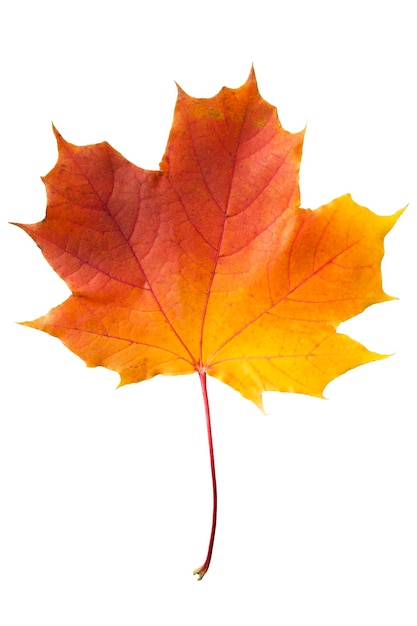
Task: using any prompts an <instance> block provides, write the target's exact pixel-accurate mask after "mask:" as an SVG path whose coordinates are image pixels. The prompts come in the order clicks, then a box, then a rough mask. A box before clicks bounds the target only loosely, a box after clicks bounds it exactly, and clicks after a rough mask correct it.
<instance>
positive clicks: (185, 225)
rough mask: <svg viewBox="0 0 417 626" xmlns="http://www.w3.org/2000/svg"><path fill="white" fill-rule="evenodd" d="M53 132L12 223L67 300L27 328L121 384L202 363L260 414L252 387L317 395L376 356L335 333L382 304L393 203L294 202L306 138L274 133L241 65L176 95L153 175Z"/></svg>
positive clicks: (272, 115)
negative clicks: (35, 208)
mask: <svg viewBox="0 0 417 626" xmlns="http://www.w3.org/2000/svg"><path fill="white" fill-rule="evenodd" d="M56 136H57V140H58V149H59V156H58V161H57V164H56V165H55V167H54V168H53V169H52V171H51V172H50V173H49V174H48V175H47V176H46V177H45V179H44V182H45V185H46V188H47V197H48V206H47V214H46V218H45V219H44V220H43V221H42V222H39V223H38V224H33V225H20V226H21V227H22V228H23V229H24V230H25V231H26V232H27V233H28V234H29V235H30V236H31V237H32V238H33V239H34V240H35V241H36V243H37V244H38V246H39V247H40V248H41V250H42V252H43V254H44V256H45V257H46V259H47V260H48V262H49V263H50V264H51V265H52V267H53V268H54V269H55V270H56V271H57V273H58V274H59V275H60V276H61V277H62V278H63V279H64V280H65V281H66V283H67V284H68V286H69V287H70V289H71V291H72V296H71V297H70V298H69V299H68V300H66V302H64V303H63V304H61V305H60V306H58V307H56V308H55V309H53V310H52V311H50V312H49V313H48V314H47V315H45V316H44V317H41V318H39V319H37V320H35V321H34V322H28V323H27V325H29V326H32V327H34V328H38V329H41V330H44V331H46V332H48V333H50V334H51V335H54V336H56V337H59V338H60V339H61V340H62V341H63V342H64V344H65V345H66V346H67V347H68V348H69V349H70V350H72V351H73V352H75V353H76V354H77V355H79V356H80V357H81V358H82V359H84V361H85V362H86V363H87V365H89V366H99V365H101V366H104V367H107V368H110V369H112V370H115V371H117V372H118V373H119V374H120V377H121V384H126V383H132V382H139V381H141V380H144V379H147V378H150V377H152V376H155V375H156V374H188V373H191V372H194V371H198V372H207V374H209V375H211V376H215V377H217V378H219V379H220V380H222V381H224V382H226V383H227V384H229V385H231V386H232V387H234V388H235V389H237V390H238V391H239V392H240V393H241V394H243V395H244V396H245V397H246V398H249V399H250V400H252V401H253V402H255V403H256V404H257V405H258V406H260V407H261V406H262V398H261V395H262V392H263V391H266V390H270V391H294V392H299V393H306V394H311V395H318V396H320V395H322V392H323V389H324V387H325V386H326V385H327V383H328V382H329V381H331V380H332V379H333V378H335V377H336V376H339V375H340V374H342V373H343V372H345V371H347V370H348V369H351V368H353V367H355V366H357V365H360V364H362V363H366V362H369V361H372V360H375V359H378V358H382V357H381V356H380V355H377V354H375V353H373V352H369V351H368V350H366V348H364V347H363V346H362V345H360V344H359V343H357V342H355V341H353V340H351V339H350V338H349V337H347V336H345V335H341V334H338V333H337V332H336V327H337V325H338V324H339V323H340V322H342V321H344V320H346V319H348V318H350V317H352V316H354V315H357V314H358V313H360V312H361V311H363V310H364V309H365V308H366V307H367V306H369V305H371V304H374V303H377V302H382V301H384V300H388V299H390V298H389V296H387V295H386V294H385V293H384V292H383V290H382V282H381V271H380V264H381V259H382V256H383V252H384V249H383V240H384V236H385V234H386V233H387V232H388V231H389V230H390V229H391V228H392V226H393V225H394V223H395V221H396V220H397V218H398V216H399V214H400V213H401V211H400V212H398V213H397V214H395V215H393V216H391V217H380V216H377V215H375V214H374V213H372V212H371V211H369V210H368V209H366V208H364V207H361V206H358V205H357V204H356V203H355V202H354V201H353V200H352V199H351V197H350V196H343V197H341V198H338V199H337V200H334V201H333V202H330V203H329V204H327V205H325V206H322V207H320V208H319V209H317V210H315V211H310V210H305V209H300V208H299V203H300V198H299V187H298V171H299V165H300V159H301V150H302V140H303V133H295V134H292V133H289V132H287V131H285V130H284V129H283V128H282V126H281V124H280V122H279V120H278V117H277V114H276V109H275V108H274V107H272V106H271V105H269V104H268V103H267V102H265V101H264V100H263V99H262V98H261V96H260V95H259V92H258V89H257V84H256V79H255V75H254V73H253V72H252V73H251V75H250V76H249V79H248V80H247V82H246V83H245V84H244V85H243V86H242V87H240V88H239V89H228V88H223V89H222V90H221V91H220V93H219V94H218V95H217V96H215V97H214V98H209V99H199V98H191V97H190V96H188V95H187V94H185V93H184V92H183V91H182V90H181V89H179V94H178V101H177V105H176V108H175V114H174V120H173V125H172V130H171V133H170V137H169V140H168V145H167V148H166V151H165V155H164V157H163V160H162V162H161V168H160V171H157V172H156V171H148V170H143V169H141V168H138V167H136V166H135V165H133V164H132V163H130V162H128V161H127V160H126V159H124V158H123V157H122V156H121V155H120V154H119V153H118V152H116V151H115V150H114V149H113V148H112V147H111V146H109V145H108V144H107V143H102V144H98V145H93V146H83V147H79V146H74V145H72V144H69V143H67V142H66V141H64V139H63V138H62V137H61V136H60V135H59V133H57V132H56Z"/></svg>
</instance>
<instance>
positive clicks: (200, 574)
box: [193, 372, 217, 580]
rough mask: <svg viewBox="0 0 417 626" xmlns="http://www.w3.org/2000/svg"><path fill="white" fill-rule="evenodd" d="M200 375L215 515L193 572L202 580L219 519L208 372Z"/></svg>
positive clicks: (208, 564) (208, 562)
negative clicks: (202, 557) (202, 558)
mask: <svg viewBox="0 0 417 626" xmlns="http://www.w3.org/2000/svg"><path fill="white" fill-rule="evenodd" d="M199 376H200V384H201V390H202V393H203V400H204V409H205V413H206V425H207V437H208V442H209V449H210V466H211V480H212V484H213V517H212V522H211V534H210V543H209V547H208V551H207V556H206V560H205V561H204V563H203V565H201V566H200V567H198V568H197V569H195V570H194V572H193V574H196V575H198V580H201V579H202V578H203V576H205V574H207V570H208V568H209V567H210V561H211V554H212V552H213V544H214V535H215V534H216V521H217V484H216V468H215V466H214V451H213V438H212V434H211V421H210V407H209V402H208V395H207V382H206V372H199Z"/></svg>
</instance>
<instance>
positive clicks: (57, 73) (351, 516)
mask: <svg viewBox="0 0 417 626" xmlns="http://www.w3.org/2000/svg"><path fill="white" fill-rule="evenodd" d="M8 4H9V8H7V9H5V10H3V14H2V16H0V24H1V26H0V28H1V31H2V32H1V33H0V35H1V36H0V41H1V45H2V47H3V49H2V51H1V59H2V70H1V91H2V96H1V119H0V124H1V158H2V163H1V170H0V172H1V173H0V177H1V205H2V206H1V242H0V244H1V255H2V258H1V265H0V266H1V276H2V283H1V284H2V305H1V311H0V313H1V316H2V320H1V325H0V331H1V363H2V368H3V371H2V375H1V389H2V390H1V404H2V412H1V422H0V507H1V514H0V623H1V624H2V626H23V625H24V626H32V625H37V624H42V626H67V625H71V626H73V625H77V626H95V625H97V626H110V625H111V626H133V625H137V624H144V625H146V626H157V625H158V626H159V625H163V626H165V625H166V624H181V625H182V626H189V625H191V624H199V625H201V626H206V625H207V624H213V625H214V624H261V625H264V624H265V625H270V624H279V625H282V626H309V625H310V624H320V626H342V625H345V624H346V625H351V624H355V626H369V625H373V624H378V626H385V625H395V626H396V625H398V624H401V626H411V625H413V626H415V624H416V623H417V596H416V589H417V568H416V563H417V530H416V529H417V505H416V496H417V493H416V492H417V446H416V444H417V425H416V421H417V411H416V404H417V403H416V396H415V388H416V369H417V368H416V365H415V354H416V348H417V346H416V325H415V320H416V312H417V310H416V295H415V292H416V234H417V230H416V228H417V220H416V204H415V199H416V195H415V186H414V185H415V179H416V147H415V146H416V133H415V111H416V101H415V95H414V91H415V89H416V87H415V77H416V73H415V58H416V50H415V44H414V41H415V38H416V32H415V29H414V28H412V24H413V23H414V17H413V8H412V3H411V2H409V1H407V0H397V1H396V2H391V3H388V2H384V1H382V2H379V3H377V2H373V1H372V2H370V1H368V0H361V1H360V2H356V1H355V0H350V1H349V2H335V1H333V2H323V1H321V2H320V1H315V2H308V1H307V0H304V1H303V0H299V1H296V0H292V1H291V2H288V3H282V2H272V1H271V2H266V1H264V0H256V1H254V2H252V3H250V4H249V3H248V4H246V3H245V2H243V1H242V0H240V2H227V0H223V1H220V2H218V1H216V0H214V1H211V2H207V3H204V4H203V3H201V4H199V3H197V2H193V3H191V2H190V3H189V4H188V3H187V2H184V0H180V1H179V2H178V1H177V2H167V1H162V2H150V1H149V2H146V3H144V2H140V1H136V2H126V1H123V0H122V1H118V2H115V3H108V2H100V3H99V2H97V3H94V2H91V1H89V0H84V1H83V2H65V3H61V2H59V1H55V2H51V3H48V2H45V1H42V0H39V1H37V2H18V1H16V2H13V3H12V2H9V3H8ZM252 62H253V63H254V65H255V70H256V73H257V78H258V83H259V88H260V91H261V94H262V95H263V97H264V98H265V99H266V100H268V101H269V102H271V103H272V104H274V105H276V106H278V109H279V113H280V118H281V121H282V123H283V124H284V125H285V126H286V127H287V128H288V129H289V130H293V131H295V130H299V129H301V128H302V127H303V126H304V125H305V124H307V135H306V142H305V149H304V158H303V165H302V169H301V195H302V206H304V207H310V208H315V207H317V206H319V205H321V204H323V203H324V202H327V201H329V200H331V199H333V198H334V197H337V196H339V195H341V194H343V193H346V192H351V193H352V195H353V198H354V199H355V200H356V201H357V202H359V203H361V204H364V205H366V206H368V207H369V208H371V209H372V210H374V211H375V212H377V213H381V214H390V213H393V212H394V211H396V210H397V209H399V208H400V207H402V206H404V205H405V204H407V203H410V206H409V208H408V210H407V211H406V213H405V214H404V215H403V216H402V217H401V219H400V221H399V223H398V224H397V226H396V227H395V229H394V231H393V232H392V233H391V234H390V235H389V236H388V238H387V243H386V256H385V259H384V262H383V271H384V287H385V290H386V291H387V292H388V293H390V294H392V295H396V296H398V297H399V300H398V301H392V302H388V303H384V304H380V305H376V306H374V307H371V308H370V309H368V310H367V311H366V313H365V314H363V315H361V316H359V317H358V318H357V319H356V320H354V321H352V322H349V323H348V324H345V325H344V326H345V328H344V331H346V332H349V333H350V334H351V335H352V336H353V337H354V338H356V339H358V340H359V341H362V342H363V343H365V345H366V346H367V347H368V348H370V349H373V350H376V351H379V352H382V353H394V356H392V357H391V358H389V359H386V360H384V361H380V362H377V363H373V364H370V365H367V366H363V367H360V368H357V369H356V370H354V371H352V372H350V373H348V374H346V375H345V376H342V377H341V378H340V379H338V380H336V381H334V382H332V383H331V384H330V385H329V386H328V388H327V390H326V396H327V398H328V400H326V401H320V400H317V399H314V398H309V397H304V396H296V395H289V394H288V395H287V394H266V395H265V398H264V403H265V407H266V411H267V415H266V416H265V415H263V414H262V413H261V412H259V410H258V409H256V408H255V407H254V406H252V405H251V404H250V403H249V402H248V401H246V400H244V399H243V398H241V397H240V396H239V394H237V393H236V392H234V391H233V390H231V389H229V388H227V387H226V386H224V385H222V384H220V383H218V382H216V381H213V380H209V393H210V399H211V407H212V419H213V431H214V440H215V441H214V443H215V450H216V461H217V472H218V482H219V485H218V488H219V517H218V532H217V538H216V543H215V547H214V553H213V561H212V565H211V568H210V571H209V573H208V574H207V576H206V577H205V578H204V580H203V581H201V582H197V581H196V579H194V578H193V576H192V571H193V569H194V568H195V567H197V566H199V565H200V564H201V563H202V562H203V560H204V558H205V554H206V549H207V542H208V538H209V530H210V518H211V485H210V474H209V459H208V450H207V442H206V434H205V423H204V414H203V407H202V400H201V397H200V390H199V384H198V379H197V377H196V376H189V377H182V378H169V377H163V378H162V377H157V378H155V379H154V380H152V381H149V382H144V383H141V384H139V385H131V386H128V387H125V388H122V389H120V390H116V385H117V381H118V377H117V376H116V375H115V374H114V373H112V372H108V371H105V370H103V369H101V368H98V369H95V370H94V369H87V368H86V367H85V365H84V364H83V362H82V361H81V360H80V359H78V358H77V357H76V356H74V355H73V354H72V353H71V352H69V351H68V350H66V349H65V348H64V347H63V346H62V344H61V343H60V342H59V341H57V340H56V339H52V338H50V337H49V336H48V335H46V334H44V333H40V332H37V331H35V330H32V329H29V328H25V327H22V326H19V325H17V324H15V323H14V322H15V321H18V320H26V319H33V318H35V317H37V316H39V315H41V314H44V313H46V312H47V311H48V310H49V309H50V308H51V307H52V306H55V305H56V304H58V303H59V302H61V301H62V300H64V299H65V298H66V297H67V293H68V292H67V289H66V287H65V285H64V284H63V283H62V282H61V281H60V279H59V278H58V277H57V276H56V274H55V273H54V272H53V270H52V269H51V268H50V267H49V266H48V264H47V263H46V261H45V260H44V259H43V257H42V255H41V254H40V252H39V250H38V249H37V248H36V246H35V244H34V243H33V242H32V241H31V240H30V238H29V237H27V236H26V235H25V234H24V233H23V232H21V231H19V230H18V229H17V228H15V227H13V226H10V225H8V224H7V222H8V221H17V222H19V221H20V222H28V223H31V222H35V221H38V220H40V219H42V218H43V215H44V210H45V192H44V187H43V184H42V182H41V181H40V179H39V176H40V175H43V174H46V173H47V172H48V171H49V170H50V169H51V168H52V166H53V165H54V163H55V160H56V147H55V141H54V138H53V135H52V131H51V121H53V122H54V124H55V125H56V126H57V128H58V129H59V130H60V132H61V133H62V134H63V136H64V137H65V138H66V139H67V140H69V141H71V142H72V143H76V144H90V143H95V142H98V141H103V140H107V141H109V142H110V143H111V144H112V145H113V146H114V147H115V148H116V149H117V150H119V151H120V152H121V153H122V154H123V155H124V156H125V157H127V158H129V159H130V160H132V161H133V162H134V163H136V164H138V165H140V166H142V167H146V168H151V169H158V164H159V161H160V159H161V157H162V154H163V151H164V148H165V143H166V139H167V136H168V132H169V128H170V124H171V120H172V113H173V107H174V103H175V98H176V88H175V84H174V80H176V81H177V82H178V83H179V84H180V85H181V86H182V87H183V89H185V90H186V91H187V92H188V93H189V94H190V95H193V96H203V97H210V96H213V95H214V94H215V93H217V92H218V90H219V89H220V88H221V87H222V86H224V85H227V86H229V87H238V86H240V85H241V84H242V83H243V82H244V81H245V80H246V78H247V75H248V73H249V70H250V66H251V63H252Z"/></svg>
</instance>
